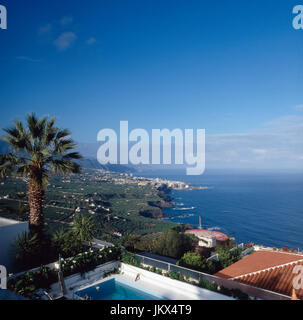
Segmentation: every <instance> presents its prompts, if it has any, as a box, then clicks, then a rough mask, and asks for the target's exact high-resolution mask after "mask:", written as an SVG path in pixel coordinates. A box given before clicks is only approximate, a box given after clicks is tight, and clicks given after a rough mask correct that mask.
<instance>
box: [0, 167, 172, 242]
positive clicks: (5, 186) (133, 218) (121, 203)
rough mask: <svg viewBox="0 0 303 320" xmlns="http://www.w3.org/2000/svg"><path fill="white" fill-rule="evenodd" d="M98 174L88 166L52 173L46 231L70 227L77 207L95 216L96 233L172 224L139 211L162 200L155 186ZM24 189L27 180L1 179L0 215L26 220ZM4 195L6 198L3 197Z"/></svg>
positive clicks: (145, 230) (129, 231) (157, 228)
mask: <svg viewBox="0 0 303 320" xmlns="http://www.w3.org/2000/svg"><path fill="white" fill-rule="evenodd" d="M100 175H101V173H99V172H97V171H95V170H87V171H85V173H83V174H81V175H72V176H69V177H64V178H62V177H55V176H54V177H52V179H51V181H50V184H49V186H48V187H47V191H46V196H45V203H44V204H45V208H44V216H45V229H46V231H47V232H48V233H53V232H54V231H55V230H57V229H58V228H60V227H63V228H70V227H71V222H72V220H73V217H74V215H75V214H77V213H76V212H75V210H76V208H80V212H81V213H83V214H85V215H91V216H93V217H94V218H95V221H96V225H97V229H98V237H103V236H104V235H106V234H108V235H109V234H113V233H114V232H119V233H121V234H122V235H126V234H138V235H139V234H140V235H144V234H149V233H152V232H159V231H165V230H167V229H169V228H171V227H172V226H173V225H174V224H172V223H169V222H164V221H162V220H157V219H153V218H147V217H143V216H142V215H140V211H142V210H154V209H155V208H154V207H152V206H150V205H149V203H151V202H154V201H160V200H161V198H160V197H159V195H158V191H157V190H156V189H154V188H152V187H149V186H138V185H134V184H124V185H117V184H113V183H110V182H104V181H96V180H95V178H96V176H100ZM64 180H65V181H66V182H64ZM25 192H26V181H23V180H21V179H13V178H10V179H7V180H5V181H2V183H1V185H0V197H1V200H0V216H2V217H5V218H11V219H18V220H27V218H28V214H27V213H22V210H21V209H20V208H22V207H24V206H26V205H27V198H26V196H25V194H24V193H25ZM20 193H21V194H20ZM22 193H23V195H22ZM7 195H9V198H8V199H3V197H4V196H7Z"/></svg>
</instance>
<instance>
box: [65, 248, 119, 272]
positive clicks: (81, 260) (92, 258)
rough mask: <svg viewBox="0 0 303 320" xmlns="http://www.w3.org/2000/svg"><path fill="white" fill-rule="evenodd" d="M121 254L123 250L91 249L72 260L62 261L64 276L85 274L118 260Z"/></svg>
mask: <svg viewBox="0 0 303 320" xmlns="http://www.w3.org/2000/svg"><path fill="white" fill-rule="evenodd" d="M120 254H121V249H120V248H118V247H108V248H102V249H89V250H88V251H85V252H82V253H79V254H78V255H76V256H74V257H72V258H67V259H62V265H61V268H62V271H63V274H64V276H69V275H71V274H74V273H78V272H80V273H81V274H84V273H85V272H88V271H91V270H93V269H95V268H96V267H97V266H98V265H100V264H103V263H106V262H109V261H112V260H118V259H119V258H120Z"/></svg>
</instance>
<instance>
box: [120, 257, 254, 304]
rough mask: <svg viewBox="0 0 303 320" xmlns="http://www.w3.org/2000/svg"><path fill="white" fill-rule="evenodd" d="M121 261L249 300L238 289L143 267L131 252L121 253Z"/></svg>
mask: <svg viewBox="0 0 303 320" xmlns="http://www.w3.org/2000/svg"><path fill="white" fill-rule="evenodd" d="M121 261H122V262H124V263H127V264H130V265H133V266H135V267H139V268H142V269H144V270H147V271H150V272H154V273H157V274H159V275H163V276H166V277H169V278H171V279H173V280H179V281H184V282H187V283H189V284H192V285H195V286H199V287H201V288H204V289H208V290H211V291H215V292H218V293H222V294H224V295H227V296H232V297H235V298H238V299H240V300H249V296H248V295H247V294H246V293H243V292H242V291H241V290H239V289H228V288H225V287H223V286H219V285H217V284H216V283H215V282H214V281H212V282H210V281H208V280H205V279H201V280H200V281H199V282H197V281H194V280H190V278H189V276H188V275H186V274H182V273H181V272H175V271H172V270H171V271H165V270H162V269H159V268H155V267H149V266H145V265H143V264H141V263H140V262H139V261H138V260H137V259H136V257H135V254H134V253H131V252H122V255H121Z"/></svg>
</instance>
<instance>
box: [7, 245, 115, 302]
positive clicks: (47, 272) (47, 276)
mask: <svg viewBox="0 0 303 320" xmlns="http://www.w3.org/2000/svg"><path fill="white" fill-rule="evenodd" d="M120 254H121V251H120V248H117V247H111V248H105V249H89V250H88V251H85V252H82V253H79V254H78V255H77V256H75V257H72V258H68V259H66V260H65V259H62V271H63V273H64V276H69V275H72V274H75V273H79V272H80V273H85V272H88V271H91V270H94V269H95V268H96V267H97V266H98V265H100V264H104V263H106V262H109V261H113V260H117V259H119V257H120ZM57 281H58V275H57V272H55V271H54V270H51V269H50V268H47V267H45V266H41V267H40V268H39V269H38V270H36V271H27V272H25V273H24V274H22V275H20V276H18V277H16V278H11V279H9V281H8V289H9V290H11V291H14V292H16V293H18V294H20V295H22V296H24V297H27V298H30V299H35V298H38V296H37V294H36V293H35V291H36V290H38V289H41V288H43V289H49V287H50V285H51V284H53V283H55V282H57Z"/></svg>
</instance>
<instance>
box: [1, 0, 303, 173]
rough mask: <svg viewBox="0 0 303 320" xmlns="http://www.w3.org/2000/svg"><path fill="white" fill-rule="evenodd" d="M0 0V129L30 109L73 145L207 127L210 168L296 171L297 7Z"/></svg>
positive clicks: (299, 156) (299, 118)
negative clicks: (111, 134) (120, 134)
mask: <svg viewBox="0 0 303 320" xmlns="http://www.w3.org/2000/svg"><path fill="white" fill-rule="evenodd" d="M0 3H1V4H2V5H5V6H6V7H7V10H8V30H0V49H1V51H0V75H1V86H0V107H1V118H0V127H1V128H2V127H6V126H8V125H9V123H10V121H11V120H12V119H15V118H21V119H22V118H23V117H24V115H25V114H26V113H28V112H31V111H36V112H37V113H38V115H40V116H42V115H45V114H50V115H56V116H57V117H58V119H59V124H60V125H61V126H63V127H68V128H70V129H71V130H72V132H73V137H74V139H76V140H77V141H79V142H95V141H96V137H97V133H98V131H99V130H100V129H102V128H105V127H109V128H113V129H116V130H118V128H119V121H120V120H128V121H129V125H130V128H144V129H147V130H150V129H152V128H169V129H174V128H181V129H185V128H205V129H206V133H207V134H208V138H207V143H208V150H209V152H208V153H209V154H208V157H209V159H210V162H211V163H212V164H213V165H215V166H219V167H222V166H223V167H224V166H227V167H228V166H229V165H231V164H232V165H235V163H234V162H235V161H236V162H237V164H236V165H237V166H242V165H243V166H248V167H251V166H252V165H255V166H257V167H260V168H261V167H267V166H268V165H269V163H270V161H272V162H273V163H274V164H273V166H276V167H277V168H280V167H283V168H284V167H286V168H291V167H295V168H301V167H302V161H303V144H302V142H301V140H303V139H302V132H303V130H302V127H303V126H302V124H303V90H302V87H303V85H302V84H303V81H302V80H303V72H302V67H303V59H302V54H303V30H294V29H293V28H292V19H293V17H294V15H293V14H292V8H293V7H294V6H295V5H297V4H300V1H299V0H296V1H292V0H287V1H286V0H274V1H271V0H266V1H264V0H263V1H261V0H254V1H248V0H239V1H236V0H229V1H225V0H218V1H210V0H208V1H190V0H186V1H185V0H184V1H178V0H171V1H168V0H144V1H142V0H129V1H126V0H115V1H111V0H106V1H105V0H104V1H101V0H90V1H86V2H85V1H80V0H73V1H65V0H60V1H59V0H53V1H48V0H44V1H38V0H18V1H11V0H9V1H7V0H0ZM250 152H251V153H250ZM226 161H227V162H226Z"/></svg>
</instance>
